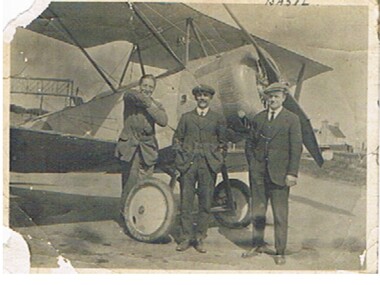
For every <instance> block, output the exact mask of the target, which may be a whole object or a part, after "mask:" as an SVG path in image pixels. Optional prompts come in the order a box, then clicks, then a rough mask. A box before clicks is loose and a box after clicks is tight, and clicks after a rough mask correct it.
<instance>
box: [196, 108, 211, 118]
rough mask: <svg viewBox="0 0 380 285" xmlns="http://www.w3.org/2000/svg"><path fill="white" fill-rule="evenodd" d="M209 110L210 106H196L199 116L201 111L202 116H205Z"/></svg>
mask: <svg viewBox="0 0 380 285" xmlns="http://www.w3.org/2000/svg"><path fill="white" fill-rule="evenodd" d="M209 110H210V107H207V108H204V109H201V108H199V107H197V113H198V115H199V116H200V115H201V114H202V112H203V116H206V115H207V113H208V111H209Z"/></svg>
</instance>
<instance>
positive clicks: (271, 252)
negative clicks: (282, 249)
mask: <svg viewBox="0 0 380 285" xmlns="http://www.w3.org/2000/svg"><path fill="white" fill-rule="evenodd" d="M256 251H257V252H258V253H265V254H269V255H275V254H276V252H275V251H274V250H272V249H270V248H269V247H268V246H267V245H266V244H264V245H261V246H258V247H257V248H256Z"/></svg>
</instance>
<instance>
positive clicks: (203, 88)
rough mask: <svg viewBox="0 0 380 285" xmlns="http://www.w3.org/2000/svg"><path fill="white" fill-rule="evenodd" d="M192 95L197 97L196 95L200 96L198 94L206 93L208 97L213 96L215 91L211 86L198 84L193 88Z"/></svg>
mask: <svg viewBox="0 0 380 285" xmlns="http://www.w3.org/2000/svg"><path fill="white" fill-rule="evenodd" d="M192 92H193V95H197V94H200V93H208V94H210V95H214V94H215V90H214V88H212V87H211V86H208V85H206V84H199V85H198V86H195V87H194V88H193V91H192Z"/></svg>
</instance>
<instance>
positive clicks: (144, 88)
mask: <svg viewBox="0 0 380 285" xmlns="http://www.w3.org/2000/svg"><path fill="white" fill-rule="evenodd" d="M155 87H156V86H155V84H154V80H153V79H151V78H144V79H143V80H142V81H141V84H140V92H141V93H142V94H143V95H145V96H148V97H150V96H152V94H153V91H154V88H155Z"/></svg>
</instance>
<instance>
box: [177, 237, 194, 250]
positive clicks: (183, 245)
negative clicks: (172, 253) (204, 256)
mask: <svg viewBox="0 0 380 285" xmlns="http://www.w3.org/2000/svg"><path fill="white" fill-rule="evenodd" d="M189 247H190V241H189V240H187V239H186V240H184V241H181V242H180V243H179V244H178V245H177V247H176V248H175V250H176V251H185V250H187V249H189Z"/></svg>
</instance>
